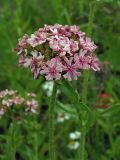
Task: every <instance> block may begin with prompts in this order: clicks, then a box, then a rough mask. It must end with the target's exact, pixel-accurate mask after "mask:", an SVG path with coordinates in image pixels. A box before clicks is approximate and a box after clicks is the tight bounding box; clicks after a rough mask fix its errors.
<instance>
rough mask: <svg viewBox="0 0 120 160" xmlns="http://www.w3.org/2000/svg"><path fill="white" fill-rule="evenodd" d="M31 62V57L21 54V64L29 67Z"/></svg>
mask: <svg viewBox="0 0 120 160" xmlns="http://www.w3.org/2000/svg"><path fill="white" fill-rule="evenodd" d="M30 64H31V58H28V57H26V56H24V55H21V56H20V58H19V66H23V67H29V66H30Z"/></svg>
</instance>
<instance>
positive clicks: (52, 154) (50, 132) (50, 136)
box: [49, 82, 57, 160]
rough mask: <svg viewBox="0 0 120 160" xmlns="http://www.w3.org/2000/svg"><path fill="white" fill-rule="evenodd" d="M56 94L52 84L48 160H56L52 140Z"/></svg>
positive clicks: (53, 139)
mask: <svg viewBox="0 0 120 160" xmlns="http://www.w3.org/2000/svg"><path fill="white" fill-rule="evenodd" d="M56 93H57V87H56V84H55V82H54V86H53V92H52V96H51V99H50V106H49V160H55V159H56V153H55V138H54V106H55V99H56Z"/></svg>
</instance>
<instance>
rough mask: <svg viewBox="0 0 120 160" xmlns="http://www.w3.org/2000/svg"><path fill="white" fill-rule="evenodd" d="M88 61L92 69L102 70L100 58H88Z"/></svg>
mask: <svg viewBox="0 0 120 160" xmlns="http://www.w3.org/2000/svg"><path fill="white" fill-rule="evenodd" d="M87 61H88V64H89V65H90V68H91V69H93V70H94V71H99V70H100V63H99V60H98V58H96V57H93V56H92V57H90V56H88V57H87Z"/></svg>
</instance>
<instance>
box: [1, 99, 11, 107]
mask: <svg viewBox="0 0 120 160" xmlns="http://www.w3.org/2000/svg"><path fill="white" fill-rule="evenodd" d="M2 105H5V106H7V107H10V106H12V105H13V100H12V99H8V100H4V99H3V100H2Z"/></svg>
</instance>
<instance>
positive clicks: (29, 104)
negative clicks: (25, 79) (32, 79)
mask: <svg viewBox="0 0 120 160" xmlns="http://www.w3.org/2000/svg"><path fill="white" fill-rule="evenodd" d="M26 105H27V106H26V109H25V111H30V112H33V113H36V111H37V110H36V109H37V107H38V102H37V101H36V100H34V99H32V100H31V101H27V102H26Z"/></svg>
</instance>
